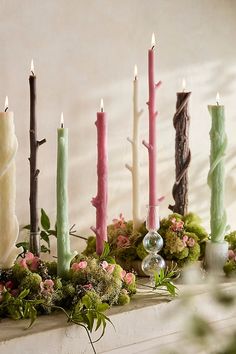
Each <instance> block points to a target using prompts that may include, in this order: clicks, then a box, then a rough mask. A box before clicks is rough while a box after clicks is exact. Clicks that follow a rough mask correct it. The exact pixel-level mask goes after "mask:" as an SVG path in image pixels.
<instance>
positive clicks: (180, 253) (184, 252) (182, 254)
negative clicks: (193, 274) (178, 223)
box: [175, 247, 189, 259]
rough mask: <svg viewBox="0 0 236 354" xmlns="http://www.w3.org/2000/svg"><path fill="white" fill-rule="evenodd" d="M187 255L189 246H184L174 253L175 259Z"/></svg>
mask: <svg viewBox="0 0 236 354" xmlns="http://www.w3.org/2000/svg"><path fill="white" fill-rule="evenodd" d="M188 255H189V248H188V247H185V248H184V249H183V250H182V251H181V252H178V253H177V254H175V257H176V258H177V259H184V258H187V257H188Z"/></svg>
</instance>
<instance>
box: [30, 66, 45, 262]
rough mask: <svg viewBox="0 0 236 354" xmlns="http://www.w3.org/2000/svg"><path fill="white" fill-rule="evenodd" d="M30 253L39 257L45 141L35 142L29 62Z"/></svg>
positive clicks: (32, 75)
mask: <svg viewBox="0 0 236 354" xmlns="http://www.w3.org/2000/svg"><path fill="white" fill-rule="evenodd" d="M29 86H30V130H29V133H30V158H29V162H30V197H29V203H30V251H31V252H32V253H33V254H35V255H37V256H39V255H40V237H39V232H38V231H39V218H38V175H39V172H40V171H39V169H38V168H37V152H38V148H39V146H40V145H42V144H44V143H45V142H46V139H42V140H40V141H38V140H37V119H36V98H37V97H36V76H35V71H34V62H33V60H31V67H30V76H29Z"/></svg>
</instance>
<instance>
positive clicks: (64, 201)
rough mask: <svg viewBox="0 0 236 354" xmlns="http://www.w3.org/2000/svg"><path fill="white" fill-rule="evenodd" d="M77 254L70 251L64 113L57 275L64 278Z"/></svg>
mask: <svg viewBox="0 0 236 354" xmlns="http://www.w3.org/2000/svg"><path fill="white" fill-rule="evenodd" d="M75 255H76V252H74V253H71V251H70V235H69V222H68V129H67V128H64V119H63V113H62V114H61V127H60V128H59V129H58V130H57V274H58V276H59V277H63V276H64V275H65V273H66V272H67V271H68V270H69V269H70V263H71V260H72V259H73V257H74V256H75Z"/></svg>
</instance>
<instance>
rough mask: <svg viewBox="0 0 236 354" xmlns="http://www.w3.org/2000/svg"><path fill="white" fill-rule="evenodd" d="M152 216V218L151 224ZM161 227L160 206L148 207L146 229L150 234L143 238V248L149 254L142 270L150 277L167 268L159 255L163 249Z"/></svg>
mask: <svg viewBox="0 0 236 354" xmlns="http://www.w3.org/2000/svg"><path fill="white" fill-rule="evenodd" d="M150 215H151V218H152V220H151V222H150ZM153 218H154V221H153ZM154 226H155V229H154ZM159 227H160V221H159V206H158V205H155V206H148V213H147V221H146V229H147V230H148V233H147V234H146V235H145V236H144V238H143V247H144V248H145V250H146V251H147V252H148V253H149V254H148V255H147V256H146V257H145V258H144V259H143V261H142V270H143V272H144V273H145V274H146V275H149V276H150V277H152V276H153V275H154V274H155V273H159V272H160V269H162V268H164V267H165V261H164V259H163V258H162V257H161V256H160V255H159V254H158V252H159V251H160V250H161V249H162V247H163V238H162V237H161V235H160V234H159V233H158V232H157V230H158V229H159Z"/></svg>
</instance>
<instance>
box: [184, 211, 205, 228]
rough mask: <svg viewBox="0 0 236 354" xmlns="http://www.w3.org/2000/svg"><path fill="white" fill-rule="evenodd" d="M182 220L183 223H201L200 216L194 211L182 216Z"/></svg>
mask: <svg viewBox="0 0 236 354" xmlns="http://www.w3.org/2000/svg"><path fill="white" fill-rule="evenodd" d="M183 221H184V223H185V225H188V224H191V223H194V224H200V223H201V218H200V217H199V216H198V215H197V214H194V213H188V214H186V215H185V216H184V217H183Z"/></svg>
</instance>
